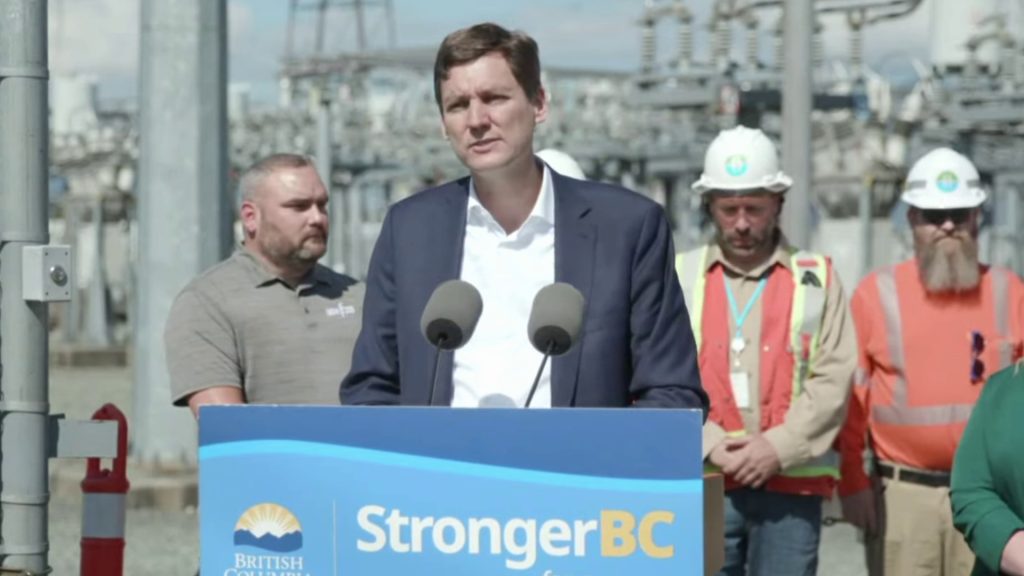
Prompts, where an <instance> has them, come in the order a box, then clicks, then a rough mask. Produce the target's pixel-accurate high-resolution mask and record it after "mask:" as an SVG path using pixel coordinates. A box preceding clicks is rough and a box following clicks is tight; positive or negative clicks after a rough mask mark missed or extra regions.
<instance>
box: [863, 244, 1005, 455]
mask: <svg viewBox="0 0 1024 576" xmlns="http://www.w3.org/2000/svg"><path fill="white" fill-rule="evenodd" d="M1022 302H1024V284H1022V283H1021V281H1020V279H1019V278H1017V277H1016V275H1015V274H1014V273H1013V272H1011V271H1009V270H1007V269H1005V268H999V267H988V266H983V267H982V275H981V284H980V286H979V289H978V290H977V291H976V292H971V293H967V294H959V295H950V296H929V295H928V294H927V292H926V291H925V288H924V285H923V284H922V282H921V279H920V275H919V272H918V266H917V262H916V260H909V261H906V262H903V263H900V264H897V265H895V266H890V267H887V268H883V269H881V270H879V271H878V272H875V273H874V274H872V275H871V276H869V277H868V278H866V279H865V280H864V281H863V282H862V283H861V285H860V287H858V289H857V291H856V293H855V294H854V297H853V300H852V302H851V308H852V315H853V320H854V323H855V324H856V326H857V332H858V338H857V340H858V344H859V346H860V347H861V356H862V360H861V364H862V367H861V368H860V369H859V370H858V375H857V377H855V382H854V393H855V394H856V395H857V397H858V399H859V401H860V403H861V404H863V403H864V402H867V405H866V412H867V414H866V415H863V413H864V409H862V408H858V410H857V412H859V413H860V414H862V416H861V418H864V417H865V416H866V419H867V427H868V433H869V435H870V437H871V443H872V448H873V450H874V452H875V455H876V456H877V457H878V458H879V459H880V460H884V461H888V462H894V463H896V464H900V465H903V466H908V467H913V468H920V469H924V470H934V471H948V470H951V469H952V466H953V455H954V453H955V452H956V447H957V445H958V444H959V442H960V437H961V436H962V435H963V431H964V427H965V426H966V425H967V419H968V418H969V417H970V415H971V410H972V409H973V408H974V404H975V402H976V401H977V399H978V395H979V394H980V393H981V389H982V387H983V386H984V382H983V381H979V382H971V374H970V373H971V364H972V362H973V356H974V355H973V354H972V344H971V332H975V331H976V332H979V333H980V334H981V335H982V337H983V341H984V350H983V351H982V352H981V354H980V357H979V358H978V359H979V360H981V362H982V363H983V364H984V368H985V369H984V373H983V375H982V376H983V378H987V377H988V376H989V375H991V374H994V373H996V372H997V371H999V370H1001V369H1002V368H1005V367H1007V366H1009V365H1010V364H1012V363H1013V362H1015V361H1017V360H1019V359H1020V358H1021V341H1022V334H1021V331H1022V319H1024V310H1021V303H1022ZM850 416H851V418H852V417H854V410H853V409H852V408H851V414H850ZM848 425H849V422H848ZM859 429H860V432H859V433H860V434H862V433H863V432H862V431H863V424H861V425H860V426H859ZM853 449H854V450H856V447H854V448H853ZM845 451H846V447H844V452H845ZM854 456H856V455H854Z"/></svg>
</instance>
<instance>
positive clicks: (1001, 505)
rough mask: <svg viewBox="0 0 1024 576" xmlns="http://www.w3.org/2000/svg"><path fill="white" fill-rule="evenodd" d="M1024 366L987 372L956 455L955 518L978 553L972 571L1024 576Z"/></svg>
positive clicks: (977, 575)
mask: <svg viewBox="0 0 1024 576" xmlns="http://www.w3.org/2000/svg"><path fill="white" fill-rule="evenodd" d="M1022 417H1024V367H1022V364H1021V363H1020V362H1018V363H1017V365H1016V366H1011V367H1009V368H1007V369H1005V370H1003V371H1001V372H998V373H996V374H995V375H993V376H992V377H991V378H989V380H988V383H987V384H985V389H984V391H982V393H981V397H980V398H979V399H978V403H977V404H976V405H975V407H974V411H973V412H972V413H971V418H970V420H969V421H968V423H967V429H966V430H965V431H964V435H963V438H962V439H961V441H960V446H959V447H958V448H957V451H956V458H955V460H954V461H953V477H952V480H951V492H950V495H951V496H950V499H951V501H952V506H953V523H954V525H955V526H956V528H957V530H959V531H960V532H962V533H963V535H964V537H965V539H966V540H967V543H968V544H969V545H970V547H971V549H972V550H974V553H975V554H976V555H977V561H976V562H975V564H974V571H973V572H972V573H971V574H972V576H984V575H988V574H992V575H996V574H1010V575H1011V576H1012V575H1020V576H1024V449H1022V444H1024V424H1022Z"/></svg>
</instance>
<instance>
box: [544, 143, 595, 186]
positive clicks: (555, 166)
mask: <svg viewBox="0 0 1024 576" xmlns="http://www.w3.org/2000/svg"><path fill="white" fill-rule="evenodd" d="M537 157H538V158H540V159H541V160H543V161H544V163H545V164H547V165H548V167H550V168H551V169H552V170H554V171H555V172H558V173H559V174H561V175H562V176H568V177H570V178H575V179H577V180H586V179H587V177H586V175H585V174H584V173H583V168H581V167H580V165H579V163H578V162H576V160H575V159H573V157H572V156H570V155H568V154H566V153H565V152H562V151H561V150H558V149H556V148H545V149H543V150H541V151H540V152H537Z"/></svg>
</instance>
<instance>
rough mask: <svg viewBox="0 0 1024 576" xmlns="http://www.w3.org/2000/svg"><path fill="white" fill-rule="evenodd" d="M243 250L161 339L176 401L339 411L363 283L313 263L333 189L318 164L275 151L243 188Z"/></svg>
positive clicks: (207, 278)
mask: <svg viewBox="0 0 1024 576" xmlns="http://www.w3.org/2000/svg"><path fill="white" fill-rule="evenodd" d="M238 186H239V194H240V195H241V199H242V205H241V221H242V227H243V230H244V233H245V241H244V243H243V245H242V246H241V247H240V248H239V249H238V250H237V251H235V253H234V254H233V255H232V256H231V257H230V258H228V259H227V260H225V261H224V262H221V263H220V264H217V265H216V266H214V267H213V268H211V269H209V270H207V271H206V272H204V273H203V274H202V275H200V276H199V277H198V278H196V279H195V280H193V281H192V282H191V283H189V285H188V286H186V287H185V289H184V290H182V292H181V294H179V295H178V298H177V299H176V300H175V302H174V305H173V307H172V308H171V312H170V316H169V317H168V320H167V327H166V330H165V333H164V344H165V346H166V352H167V367H168V370H169V371H170V375H171V398H172V400H173V401H174V403H175V405H178V406H184V405H188V406H189V407H190V408H191V409H192V412H193V414H198V410H199V406H201V405H203V404H239V403H247V402H248V403H253V404H337V403H338V382H339V381H340V380H341V379H342V377H344V376H345V374H347V373H348V370H349V365H350V362H351V357H352V347H353V345H354V344H355V339H356V336H357V335H358V333H359V327H360V325H361V323H362V301H363V294H364V285H363V284H359V283H357V282H356V281H355V280H353V279H352V278H349V277H347V276H344V275H341V274H338V273H336V272H333V271H331V270H330V269H328V268H327V267H325V266H321V265H320V264H317V260H319V259H320V257H321V256H323V255H324V252H325V251H326V249H327V234H328V219H327V190H326V189H325V188H324V185H323V183H322V182H321V180H320V177H319V176H318V175H317V172H316V168H315V166H314V165H313V163H312V161H311V160H310V159H309V158H308V157H305V156H299V155H295V154H275V155H273V156H270V157H267V158H265V159H263V160H260V161H259V162H257V163H256V164H254V165H253V166H252V167H251V168H249V169H248V170H246V171H245V172H244V173H243V174H242V176H241V179H240V181H239V185H238Z"/></svg>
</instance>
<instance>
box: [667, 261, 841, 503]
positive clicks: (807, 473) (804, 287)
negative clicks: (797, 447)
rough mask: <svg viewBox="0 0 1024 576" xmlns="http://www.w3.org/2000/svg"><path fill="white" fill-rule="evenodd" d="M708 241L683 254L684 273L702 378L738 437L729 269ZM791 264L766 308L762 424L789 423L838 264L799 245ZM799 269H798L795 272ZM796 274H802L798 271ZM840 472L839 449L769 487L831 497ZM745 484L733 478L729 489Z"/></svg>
mask: <svg viewBox="0 0 1024 576" xmlns="http://www.w3.org/2000/svg"><path fill="white" fill-rule="evenodd" d="M707 254H708V247H707V246H704V247H702V248H697V249H695V250H691V251H689V252H686V253H684V254H678V255H676V274H677V275H678V277H679V281H680V284H681V285H682V287H683V292H684V294H685V297H686V303H687V306H688V307H689V312H690V321H691V323H692V328H693V334H694V338H695V340H696V342H697V348H698V350H699V357H698V362H699V365H700V376H701V382H702V384H703V385H704V390H705V391H706V392H707V394H708V397H709V398H710V400H711V407H710V412H709V413H708V420H710V421H712V422H715V423H716V424H718V425H719V426H721V427H722V428H723V429H724V430H725V431H726V433H728V434H729V435H730V436H743V435H745V434H746V430H745V429H744V426H743V418H742V416H741V415H740V410H739V408H738V407H737V405H736V400H735V398H734V397H733V395H732V386H731V385H730V382H729V341H730V338H731V336H732V335H731V334H729V308H728V301H727V299H726V296H725V289H724V283H725V272H724V270H723V267H722V266H721V265H717V266H713V267H712V268H711V269H710V270H709V269H708V266H707ZM790 264H791V269H787V268H785V267H784V266H777V267H775V268H774V269H773V270H771V271H770V272H769V274H768V282H767V285H766V286H765V291H764V295H763V296H762V298H764V303H763V305H762V307H761V310H762V312H761V314H762V317H761V344H762V345H761V348H760V350H761V358H760V362H761V364H760V366H761V368H760V382H759V389H760V402H761V422H760V425H761V430H762V431H764V430H768V429H770V428H774V427H776V426H778V425H780V424H782V423H783V422H784V421H785V419H786V413H787V412H788V411H789V406H790V404H791V403H792V401H793V399H794V398H796V397H797V396H799V395H800V394H801V393H802V392H803V383H804V381H805V380H806V379H807V374H808V370H809V367H810V365H811V361H812V359H813V358H814V355H815V354H816V352H817V349H818V342H819V339H820V335H821V319H822V316H823V314H824V308H825V294H826V289H827V286H828V282H829V280H830V278H831V274H832V270H831V263H830V262H828V260H827V259H826V258H825V257H824V256H821V255H819V254H814V253H811V252H805V251H796V250H794V251H792V252H791V254H790ZM791 270H792V271H791ZM794 272H795V273H794ZM838 478H839V455H838V454H837V453H836V452H835V451H832V450H830V451H828V452H827V453H825V454H823V455H821V456H819V457H818V458H815V459H813V460H811V461H809V462H806V463H804V464H801V465H798V466H793V467H791V468H787V469H785V470H782V471H781V472H780V473H779V474H777V475H776V476H775V477H773V478H771V479H770V480H769V481H768V482H767V483H766V484H765V489H767V490H771V491H774V492H783V493H787V494H812V495H818V496H829V495H831V494H832V491H833V489H834V487H835V483H836V480H837V479H838ZM736 487H739V484H738V483H736V482H734V481H732V479H731V478H728V477H727V478H726V489H727V490H728V489H731V488H736Z"/></svg>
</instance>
